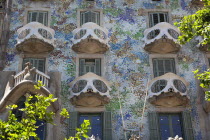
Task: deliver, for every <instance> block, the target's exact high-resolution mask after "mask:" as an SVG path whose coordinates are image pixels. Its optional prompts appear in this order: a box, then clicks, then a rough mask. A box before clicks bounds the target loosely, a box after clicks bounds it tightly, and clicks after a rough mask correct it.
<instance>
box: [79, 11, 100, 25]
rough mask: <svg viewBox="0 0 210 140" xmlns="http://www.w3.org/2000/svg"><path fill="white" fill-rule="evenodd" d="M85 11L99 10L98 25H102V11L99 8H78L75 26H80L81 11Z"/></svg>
mask: <svg viewBox="0 0 210 140" xmlns="http://www.w3.org/2000/svg"><path fill="white" fill-rule="evenodd" d="M85 11H92V12H99V16H100V18H99V22H100V25H99V26H101V27H103V11H102V10H101V9H94V8H93V9H79V10H77V26H78V27H81V26H82V25H81V21H80V19H81V12H85Z"/></svg>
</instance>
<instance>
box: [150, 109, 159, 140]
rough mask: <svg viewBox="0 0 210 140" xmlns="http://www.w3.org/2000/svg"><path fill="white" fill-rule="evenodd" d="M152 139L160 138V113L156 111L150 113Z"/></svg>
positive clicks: (157, 139)
mask: <svg viewBox="0 0 210 140" xmlns="http://www.w3.org/2000/svg"><path fill="white" fill-rule="evenodd" d="M148 122H149V132H150V140H160V134H159V123H158V114H157V113H156V112H149V113H148Z"/></svg>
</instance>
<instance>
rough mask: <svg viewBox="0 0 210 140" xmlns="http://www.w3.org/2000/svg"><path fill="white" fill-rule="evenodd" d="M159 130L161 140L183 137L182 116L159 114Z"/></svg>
mask: <svg viewBox="0 0 210 140" xmlns="http://www.w3.org/2000/svg"><path fill="white" fill-rule="evenodd" d="M159 128H160V134H161V140H167V139H168V137H175V136H176V135H178V136H179V137H183V133H182V123H181V114H159Z"/></svg>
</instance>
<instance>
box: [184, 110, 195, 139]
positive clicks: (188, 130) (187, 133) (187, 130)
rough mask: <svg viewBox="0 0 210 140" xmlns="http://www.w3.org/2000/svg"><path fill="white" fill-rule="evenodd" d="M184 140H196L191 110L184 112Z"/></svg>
mask: <svg viewBox="0 0 210 140" xmlns="http://www.w3.org/2000/svg"><path fill="white" fill-rule="evenodd" d="M182 119H183V121H182V122H183V128H184V140H194V135H193V127H192V120H191V114H190V112H189V111H184V112H182Z"/></svg>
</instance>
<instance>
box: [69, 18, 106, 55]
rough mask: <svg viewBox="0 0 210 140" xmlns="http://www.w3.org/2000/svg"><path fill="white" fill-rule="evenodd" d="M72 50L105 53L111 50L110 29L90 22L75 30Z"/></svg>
mask: <svg viewBox="0 0 210 140" xmlns="http://www.w3.org/2000/svg"><path fill="white" fill-rule="evenodd" d="M73 35H74V38H73V39H72V42H73V46H72V50H74V51H75V52H77V53H89V54H94V53H105V52H106V51H107V50H109V45H108V41H109V38H108V30H107V29H105V28H102V27H100V26H99V25H97V24H95V23H92V22H88V23H85V24H83V25H82V27H80V28H77V29H75V30H73Z"/></svg>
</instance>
